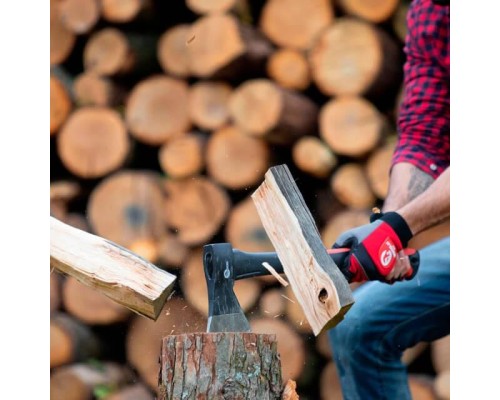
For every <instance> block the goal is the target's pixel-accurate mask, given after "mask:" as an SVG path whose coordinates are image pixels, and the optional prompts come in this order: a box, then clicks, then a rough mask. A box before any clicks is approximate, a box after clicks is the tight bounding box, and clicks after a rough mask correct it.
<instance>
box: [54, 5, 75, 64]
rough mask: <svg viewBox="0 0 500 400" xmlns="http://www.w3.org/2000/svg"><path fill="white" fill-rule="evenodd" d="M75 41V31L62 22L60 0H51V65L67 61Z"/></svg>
mask: <svg viewBox="0 0 500 400" xmlns="http://www.w3.org/2000/svg"><path fill="white" fill-rule="evenodd" d="M75 42H76V35H75V33H74V32H72V31H71V30H69V29H68V28H67V27H66V26H65V25H64V24H63V23H62V20H61V13H60V10H59V1H58V0H50V65H58V64H62V63H63V62H64V61H66V59H67V58H68V57H69V55H70V54H71V51H72V50H73V47H74V45H75Z"/></svg>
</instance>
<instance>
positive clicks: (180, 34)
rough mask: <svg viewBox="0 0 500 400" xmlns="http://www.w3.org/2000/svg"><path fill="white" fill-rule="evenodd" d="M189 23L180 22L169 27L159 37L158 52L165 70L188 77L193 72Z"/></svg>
mask: <svg viewBox="0 0 500 400" xmlns="http://www.w3.org/2000/svg"><path fill="white" fill-rule="evenodd" d="M190 35H191V26H190V25H189V24H178V25H175V26H173V27H171V28H169V29H167V30H166V31H165V32H164V33H163V34H162V35H161V36H160V38H159V39H158V46H157V49H156V54H157V58H158V61H159V63H160V66H161V67H162V69H163V71H164V72H166V73H168V74H172V75H174V76H177V77H179V78H187V77H189V75H190V73H191V69H190V57H189V49H188V46H189V45H190V43H189V40H190V39H191V38H192V37H191V36H190Z"/></svg>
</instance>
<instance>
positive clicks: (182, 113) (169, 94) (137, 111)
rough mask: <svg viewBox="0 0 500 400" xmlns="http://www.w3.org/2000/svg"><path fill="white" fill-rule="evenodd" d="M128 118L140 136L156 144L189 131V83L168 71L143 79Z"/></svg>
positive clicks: (134, 91)
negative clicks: (167, 72) (166, 74)
mask: <svg viewBox="0 0 500 400" xmlns="http://www.w3.org/2000/svg"><path fill="white" fill-rule="evenodd" d="M125 120H126V123H127V126H128V128H129V129H130V133H131V134H132V135H133V136H134V137H135V138H136V139H137V140H139V141H141V142H144V143H147V144H150V145H155V146H159V145H161V144H163V143H165V142H166V141H167V140H168V139H170V138H172V137H174V136H175V135H177V134H180V133H182V132H187V131H189V129H190V127H191V123H190V119H189V114H188V85H187V83H186V82H184V81H182V80H178V79H174V78H170V77H168V76H164V75H155V76H151V77H149V78H147V79H144V80H142V81H140V82H139V83H138V84H137V85H136V86H135V87H134V88H133V89H132V91H131V93H130V95H129V98H128V101H127V105H126V108H125Z"/></svg>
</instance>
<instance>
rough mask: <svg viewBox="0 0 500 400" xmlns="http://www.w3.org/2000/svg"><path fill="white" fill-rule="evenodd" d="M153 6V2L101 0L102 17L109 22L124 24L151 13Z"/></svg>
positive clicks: (142, 0) (145, 0)
mask: <svg viewBox="0 0 500 400" xmlns="http://www.w3.org/2000/svg"><path fill="white" fill-rule="evenodd" d="M152 6H153V4H152V2H151V0H101V16H102V18H103V19H104V20H106V21H108V22H111V23H117V24H123V23H127V22H132V21H135V20H136V19H138V18H139V16H140V15H141V14H143V15H144V14H145V13H148V12H149V13H150V12H151V11H152Z"/></svg>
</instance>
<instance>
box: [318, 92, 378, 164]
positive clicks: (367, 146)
mask: <svg viewBox="0 0 500 400" xmlns="http://www.w3.org/2000/svg"><path fill="white" fill-rule="evenodd" d="M386 126H387V124H386V120H385V118H384V117H383V115H382V114H381V113H380V112H379V111H378V110H377V109H376V108H375V106H374V105H373V104H371V103H370V102H369V101H367V100H365V99H363V98H361V97H353V96H342V97H337V98H335V99H333V100H330V101H329V102H328V103H326V104H325V105H323V107H322V108H321V111H320V114H319V132H320V136H321V138H322V139H323V140H324V141H325V142H326V143H327V144H328V145H329V146H330V148H331V149H332V150H333V151H334V152H335V153H337V154H341V155H345V156H349V157H363V156H365V155H366V154H368V153H369V152H370V151H372V150H373V149H374V148H375V147H376V146H377V145H378V144H379V143H380V142H381V140H382V138H383V135H384V133H385V129H386Z"/></svg>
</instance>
